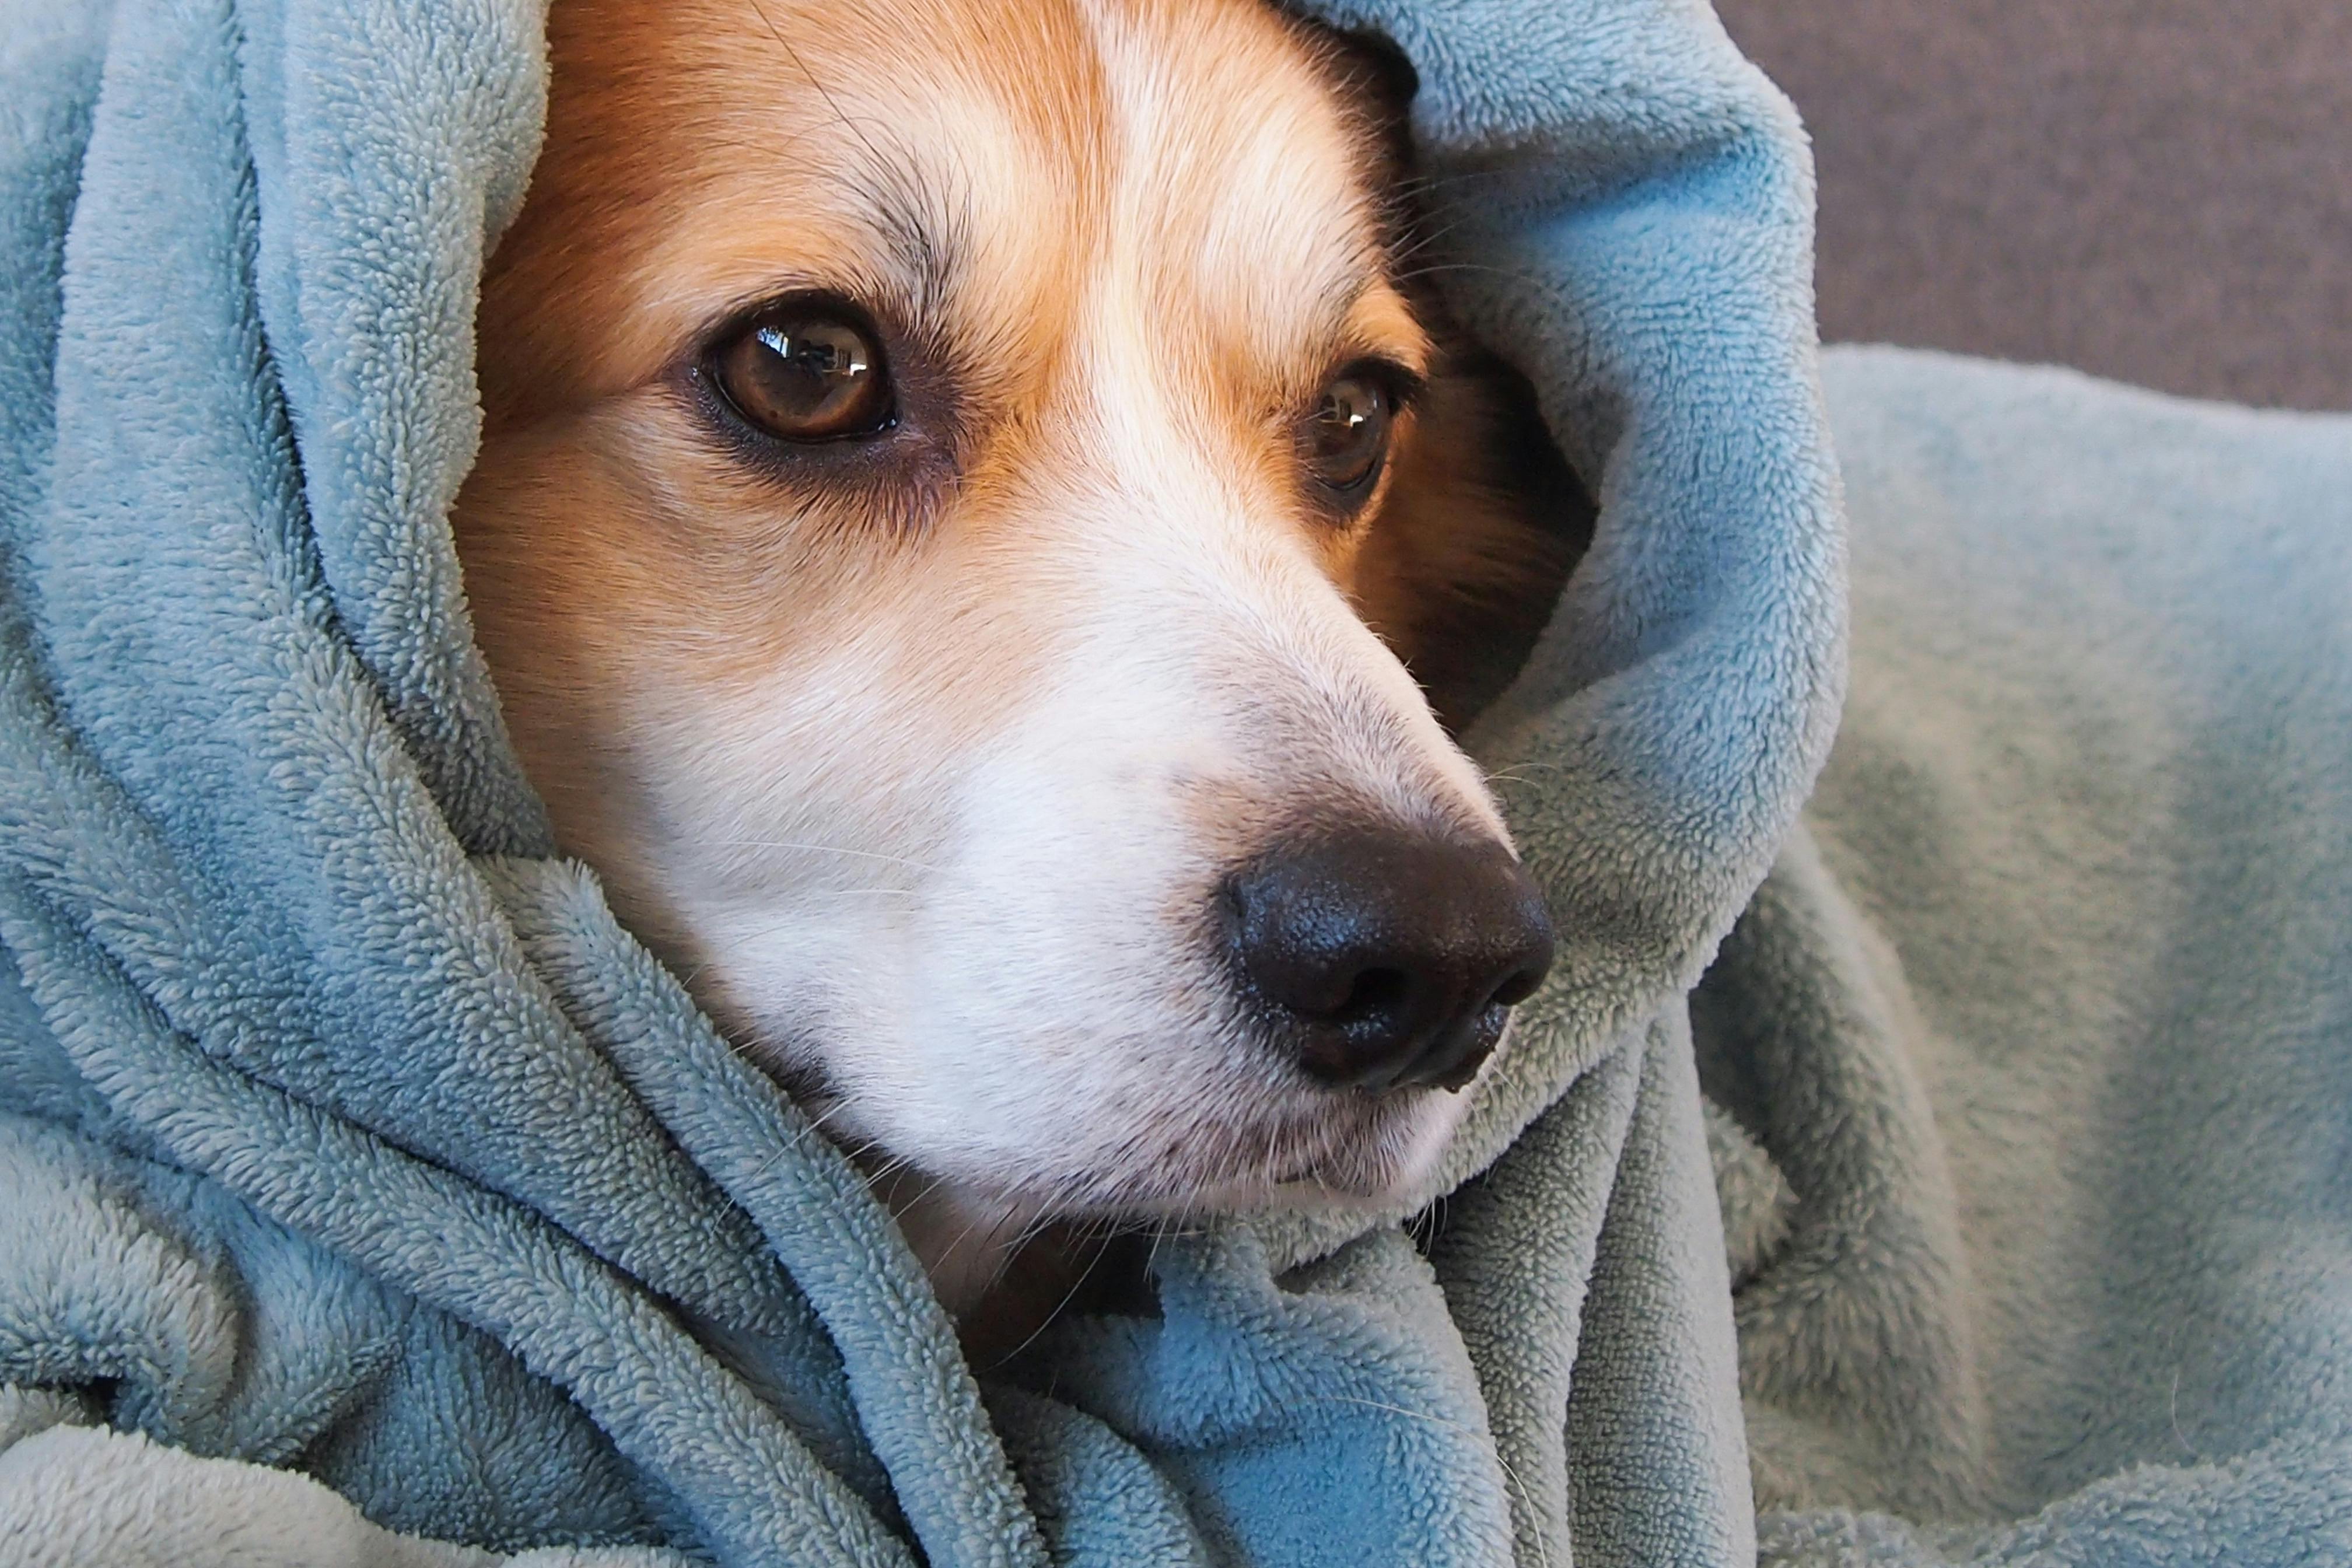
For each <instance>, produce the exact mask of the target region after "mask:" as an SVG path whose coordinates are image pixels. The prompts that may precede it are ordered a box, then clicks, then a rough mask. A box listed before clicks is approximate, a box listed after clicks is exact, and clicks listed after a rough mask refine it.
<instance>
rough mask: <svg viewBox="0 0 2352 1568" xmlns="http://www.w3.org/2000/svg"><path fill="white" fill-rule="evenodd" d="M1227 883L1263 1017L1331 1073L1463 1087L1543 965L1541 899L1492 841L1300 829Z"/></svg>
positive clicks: (1546, 939)
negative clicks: (1308, 833) (1314, 833)
mask: <svg viewBox="0 0 2352 1568" xmlns="http://www.w3.org/2000/svg"><path fill="white" fill-rule="evenodd" d="M1224 894H1225V899H1226V901H1227V904H1228V907H1229V910H1230V913H1231V918H1232V921H1233V925H1232V933H1233V942H1234V952H1235V954H1236V956H1237V957H1238V958H1239V960H1240V963H1241V968H1242V971H1243V973H1244V974H1245V975H1246V976H1247V978H1248V982H1249V984H1250V986H1251V988H1252V989H1254V990H1255V993H1256V994H1257V999H1258V1000H1259V1002H1260V1003H1261V1004H1262V1005H1263V1007H1264V1010H1265V1014H1266V1015H1267V1021H1268V1022H1269V1023H1270V1024H1272V1025H1273V1026H1274V1027H1275V1030H1276V1034H1277V1036H1278V1037H1280V1038H1281V1039H1282V1040H1283V1041H1284V1042H1285V1043H1286V1045H1288V1046H1289V1047H1290V1048H1292V1049H1295V1050H1296V1052H1297V1058H1298V1062H1299V1065H1300V1066H1302V1067H1304V1068H1306V1069H1307V1072H1308V1073H1310V1074H1311V1075H1313V1076H1314V1077H1315V1078H1317V1079H1320V1080H1322V1081H1323V1082H1325V1083H1328V1084H1333V1085H1338V1086H1342V1087H1346V1088H1351V1089H1368V1090H1377V1089H1393V1088H1399V1087H1402V1086H1405V1085H1409V1084H1432V1085H1435V1086H1437V1087H1439V1088H1443V1089H1459V1088H1461V1087H1462V1086H1463V1085H1464V1084H1465V1083H1467V1082H1469V1081H1470V1079H1471V1077H1472V1075H1473V1074H1475V1073H1476V1072H1477V1070H1478V1064H1479V1063H1481V1062H1483V1061H1485V1060H1486V1056H1487V1054H1488V1053H1489V1052H1491V1051H1492V1050H1493V1049H1494V1048H1495V1041H1496V1039H1497V1038H1498V1037H1500V1036H1501V1034H1502V1032H1503V1021H1504V1017H1505V1015H1506V1014H1507V1013H1508V1012H1509V1010H1510V1008H1511V1006H1512V1005H1513V1004H1515V1003H1517V1002H1521V1001H1524V1000H1526V999H1527V997H1528V995H1529V994H1532V993H1533V992H1534V990H1535V988H1536V986H1537V985H1538V984H1539V983H1540V982H1541V981H1542V979H1543V977H1544V972H1545V971H1546V970H1547V969H1549V968H1550V967H1551V951H1552V931H1551V918H1550V916H1549V914H1548V913H1547V912H1546V911H1545V910H1544V902H1543V895H1542V894H1541V892H1539V891H1538V889H1537V887H1536V884H1535V879H1533V878H1532V877H1530V876H1528V874H1527V872H1526V870H1525V869H1523V868H1521V867H1520V865H1519V863H1518V862H1517V861H1516V860H1514V859H1513V858H1511V856H1510V852H1509V851H1508V850H1507V849H1505V848H1504V847H1503V846H1502V845H1501V844H1500V843H1497V842H1495V841H1493V840H1468V841H1465V840H1456V839H1450V838H1440V837H1433V836H1430V835H1427V834H1422V833H1410V832H1405V831H1402V830H1399V831H1377V830H1358V831H1355V832H1351V833H1346V834H1339V835H1329V836H1323V837H1312V838H1306V839H1302V840H1299V841H1297V842H1296V843H1292V844H1289V845H1286V846H1284V847H1278V848H1276V849H1275V850H1274V851H1272V852H1270V853H1267V854H1265V855H1262V856H1261V857H1259V858H1257V859H1256V860H1255V862H1253V863H1252V864H1251V865H1250V866H1249V867H1248V868H1245V869H1244V870H1243V871H1241V872H1239V873H1238V874H1236V875H1234V877H1233V878H1231V879H1229V880H1228V881H1227V882H1226V884H1225V888H1224Z"/></svg>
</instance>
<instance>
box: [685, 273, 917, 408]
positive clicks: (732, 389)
mask: <svg viewBox="0 0 2352 1568" xmlns="http://www.w3.org/2000/svg"><path fill="white" fill-rule="evenodd" d="M710 374H711V377H712V379H713V380H715V381H716V382H717V383H718V384H719V391H720V392H722V393H724V394H725V395H726V397H727V401H728V402H729V403H730V404H731V405H733V406H734V409H735V412H737V413H738V414H740V415H741V416H743V417H744V418H745V419H747V420H749V421H750V422H751V424H753V425H756V426H759V427H760V428H761V429H762V430H765V431H766V432H767V433H768V434H769V435H771V436H775V437H781V438H782V439H784V440H786V441H838V440H843V439H845V438H847V437H856V436H874V435H879V434H880V433H881V432H883V431H885V430H887V429H889V428H890V427H891V426H893V425H895V424H897V423H898V400H897V398H896V397H895V396H893V395H892V393H891V390H890V372H889V368H888V366H887V365H886V364H885V363H883V359H882V345H881V344H879V343H877V342H875V341H874V334H873V332H872V331H870V330H869V329H867V328H866V326H865V325H863V324H862V323H860V322H859V321H856V319H855V318H853V317H851V316H850V315H849V314H848V313H847V312H846V311H845V310H840V309H838V308H836V307H828V306H824V305H815V304H811V305H798V306H791V307H786V308H783V309H781V310H772V311H771V312H769V313H768V314H766V315H762V316H761V317H758V318H756V319H755V320H753V321H751V324H750V325H749V326H747V327H745V328H744V329H743V331H741V332H740V333H738V334H737V335H736V336H735V337H734V338H732V339H730V341H728V342H725V343H723V344H721V345H720V346H719V350H718V352H717V353H715V354H713V355H712V356H711V360H710Z"/></svg>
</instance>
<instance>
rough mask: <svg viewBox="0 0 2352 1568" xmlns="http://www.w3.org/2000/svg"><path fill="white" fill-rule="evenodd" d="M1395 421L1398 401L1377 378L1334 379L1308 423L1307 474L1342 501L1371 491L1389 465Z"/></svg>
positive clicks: (1349, 376) (1362, 375)
mask: <svg viewBox="0 0 2352 1568" xmlns="http://www.w3.org/2000/svg"><path fill="white" fill-rule="evenodd" d="M1395 416H1396V399H1395V397H1394V396H1393V395H1391V393H1390V391H1389V389H1388V387H1387V386H1386V385H1384V384H1382V383H1381V381H1380V380H1379V379H1378V378H1377V377H1375V376H1372V375H1370V374H1362V373H1350V374H1345V375H1338V376H1334V377H1332V378H1331V380H1330V381H1329V382H1328V384H1325V386H1324V388H1323V395H1322V397H1321V398H1320V400H1319V401H1318V403H1317V404H1316V405H1315V412H1314V413H1313V414H1312V415H1311V416H1308V418H1307V429H1306V447H1307V469H1308V471H1310V472H1311V473H1313V474H1314V476H1315V477H1316V479H1319V480H1320V481H1322V483H1324V484H1325V485H1327V486H1328V487H1329V488H1330V489H1335V490H1338V491H1340V492H1341V493H1342V494H1343V495H1348V496H1350V497H1353V496H1354V495H1356V494H1358V493H1360V492H1361V491H1364V490H1367V489H1370V488H1371V485H1372V481H1373V480H1374V479H1378V478H1379V477H1380V472H1381V464H1382V463H1383V462H1385V461H1386V460H1387V458H1388V452H1389V426H1390V425H1391V422H1393V420H1394V419H1395Z"/></svg>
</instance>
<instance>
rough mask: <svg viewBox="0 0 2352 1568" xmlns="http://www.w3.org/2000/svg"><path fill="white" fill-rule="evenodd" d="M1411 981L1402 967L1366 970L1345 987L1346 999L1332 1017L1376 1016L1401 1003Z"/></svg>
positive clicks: (1352, 1019) (1346, 1019) (1356, 1019)
mask: <svg viewBox="0 0 2352 1568" xmlns="http://www.w3.org/2000/svg"><path fill="white" fill-rule="evenodd" d="M1411 993H1412V978H1411V977H1410V976H1408V975H1407V974H1406V973H1404V971H1402V970H1401V969H1367V970H1365V971H1364V972H1363V973H1361V974H1359V975H1357V976H1356V979H1355V984H1352V985H1350V986H1349V988H1348V999H1347V1000H1346V1001H1345V1002H1342V1003H1341V1004H1339V1006H1338V1007H1336V1008H1334V1009H1333V1010H1332V1013H1331V1016H1332V1017H1333V1018H1335V1019H1338V1020H1339V1021H1341V1022H1344V1023H1356V1022H1360V1021H1364V1020H1369V1019H1373V1018H1378V1017H1380V1016H1381V1015H1383V1014H1385V1013H1389V1012H1392V1011H1394V1010H1395V1009H1396V1008H1398V1007H1401V1006H1402V1005H1404V1003H1405V1000H1406V998H1407V997H1408V996H1409V995H1410V994H1411Z"/></svg>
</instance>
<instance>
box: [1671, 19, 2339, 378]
mask: <svg viewBox="0 0 2352 1568" xmlns="http://www.w3.org/2000/svg"><path fill="white" fill-rule="evenodd" d="M1717 10H1718V11H1719V12H1720V13H1721V15H1722V16H1723V19H1724V24H1725V26H1727V27H1728V28H1729V29H1730V31H1731V35H1732V37H1734V38H1736V39H1738V42H1739V44H1740V45H1741V47H1743V48H1745V49H1746V50H1747V51H1748V54H1749V55H1750V56H1752V57H1753V58H1755V59H1756V60H1757V61H1758V62H1759V64H1761V65H1762V66H1763V67H1764V68H1765V69H1766V70H1768V71H1769V72H1770V73H1771V75H1772V76H1773V78H1774V79H1777V80H1778V81H1779V82H1780V85H1781V87H1782V88H1783V89H1786V90H1787V91H1788V93H1789V95H1790V97H1791V98H1793V99H1794V100H1796V102H1797V107H1798V108H1799V109H1800V110H1801V111H1802V112H1803V114H1804V117H1805V121H1806V123H1807V124H1808V125H1809V126H1810V127H1811V131H1812V134H1813V142H1814V149H1815V153H1816V156H1817V157H1818V159H1819V162H1820V167H1821V181H1822V229H1821V311H1822V333H1823V335H1824V336H1825V337H1827V338H1830V339H1832V340H1839V339H1865V340H1871V341H1877V342H1898V343H1909V344H1915V345H1921V346H1927V347H1933V348H1948V349H1958V350H1962V351H1965V352H1968V353H1981V354H1992V355H1997V356H1999V357H2001V358H2005V359H2021V360H2056V361H2062V362H2063V363H2069V364H2075V365H2080V366H2082V367H2083V368H2084V369H2085V370H2090V371H2094V372H2096V373H2098V374H2102V375H2109V376H2116V377H2118V378H2121V379H2123V380H2126V381H2136V382H2139V383H2141V384H2145V385H2149V386H2156V387H2161V388H2163V389H2165V390H2167V391H2172V392H2181V393H2189V394H2194V395H2202V396H2209V397H2226V398H2233V399H2237V400H2240V401H2242V402H2249V403H2263V404H2280V405H2291V406H2298V407H2305V408H2352V0H1717Z"/></svg>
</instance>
